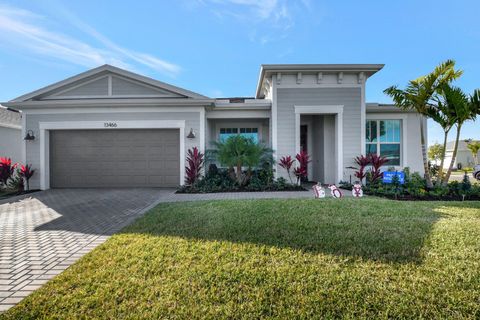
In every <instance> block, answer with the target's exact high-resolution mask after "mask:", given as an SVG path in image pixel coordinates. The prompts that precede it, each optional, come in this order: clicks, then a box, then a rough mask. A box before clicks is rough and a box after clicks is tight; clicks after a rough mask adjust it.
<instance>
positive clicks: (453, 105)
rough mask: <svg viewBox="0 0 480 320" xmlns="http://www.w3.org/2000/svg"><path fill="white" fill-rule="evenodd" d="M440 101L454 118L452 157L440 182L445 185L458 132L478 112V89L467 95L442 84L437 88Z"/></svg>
mask: <svg viewBox="0 0 480 320" xmlns="http://www.w3.org/2000/svg"><path fill="white" fill-rule="evenodd" d="M438 91H439V94H440V97H441V100H442V101H443V102H442V103H443V104H445V105H446V106H447V107H448V109H449V110H450V113H451V116H452V117H453V118H454V119H455V127H456V136H455V144H454V147H453V153H452V159H451V161H450V165H449V166H448V170H447V173H446V174H445V177H444V178H443V181H442V183H443V184H444V185H446V184H447V183H448V180H449V179H450V174H451V173H452V169H453V165H454V163H455V159H456V157H457V151H458V142H459V140H460V132H461V130H462V126H463V125H464V124H465V122H467V121H469V120H475V119H476V117H477V115H478V114H479V113H480V90H479V89H477V90H475V91H474V93H473V94H472V95H470V96H469V95H467V94H466V93H465V92H463V91H462V89H460V88H458V87H454V86H451V85H450V84H443V85H442V86H440V87H439V88H438Z"/></svg>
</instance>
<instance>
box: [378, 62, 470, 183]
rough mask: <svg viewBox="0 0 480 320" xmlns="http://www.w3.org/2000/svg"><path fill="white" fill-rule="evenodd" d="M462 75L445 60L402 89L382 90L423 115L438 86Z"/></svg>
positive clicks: (423, 144) (401, 105) (423, 145)
mask: <svg viewBox="0 0 480 320" xmlns="http://www.w3.org/2000/svg"><path fill="white" fill-rule="evenodd" d="M461 75H462V71H460V70H455V61H453V60H447V61H445V62H443V63H441V64H439V65H438V66H437V67H436V68H435V69H434V70H433V71H432V72H431V73H429V74H427V75H425V76H422V77H420V78H418V79H416V80H410V81H409V82H408V85H407V86H406V88H405V89H404V90H401V89H399V88H398V87H397V86H391V87H389V88H387V89H385V90H384V91H383V92H384V93H385V94H387V95H389V96H390V97H391V98H392V99H393V101H394V102H395V104H396V105H397V106H398V107H399V108H401V109H404V110H415V111H416V112H418V113H419V114H421V115H423V116H428V110H429V109H430V108H432V107H434V106H435V105H436V104H435V101H434V98H435V94H436V91H437V90H438V88H439V87H440V86H442V85H444V84H445V83H449V82H451V81H452V80H454V79H457V78H458V77H460V76H461ZM419 120H420V144H421V148H422V157H423V168H424V171H425V179H426V181H427V187H429V188H432V187H433V184H432V179H431V177H430V173H429V170H428V157H427V145H426V139H425V128H424V118H423V117H419Z"/></svg>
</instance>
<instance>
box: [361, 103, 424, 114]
mask: <svg viewBox="0 0 480 320" xmlns="http://www.w3.org/2000/svg"><path fill="white" fill-rule="evenodd" d="M366 112H367V113H417V112H416V111H415V110H411V109H410V110H404V109H401V108H399V107H397V106H396V105H394V104H387V103H375V102H370V103H367V104H366Z"/></svg>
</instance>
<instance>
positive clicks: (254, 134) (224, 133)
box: [220, 128, 258, 143]
mask: <svg viewBox="0 0 480 320" xmlns="http://www.w3.org/2000/svg"><path fill="white" fill-rule="evenodd" d="M236 134H240V135H242V136H244V137H246V138H251V139H253V141H254V142H255V143H258V128H220V141H222V142H223V141H225V140H226V139H228V138H229V137H230V136H233V135H236Z"/></svg>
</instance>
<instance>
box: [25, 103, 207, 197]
mask: <svg viewBox="0 0 480 320" xmlns="http://www.w3.org/2000/svg"><path fill="white" fill-rule="evenodd" d="M122 120H123V121H132V120H185V136H186V135H188V133H189V132H190V128H193V129H194V130H195V131H196V132H200V112H138V113H135V112H118V113H85V114H82V113H78V114H38V115H37V114H29V115H26V125H27V128H28V129H30V130H33V131H34V132H35V134H36V135H38V136H39V122H54V121H106V122H111V121H122ZM199 144H200V135H199V134H197V136H196V137H195V139H185V150H188V149H189V148H192V147H194V146H197V147H200V145H199ZM27 163H30V164H32V167H33V168H34V169H40V139H35V140H34V141H31V142H28V143H27ZM30 186H31V188H32V189H36V188H40V175H39V174H35V175H34V176H33V177H32V180H31V183H30Z"/></svg>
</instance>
